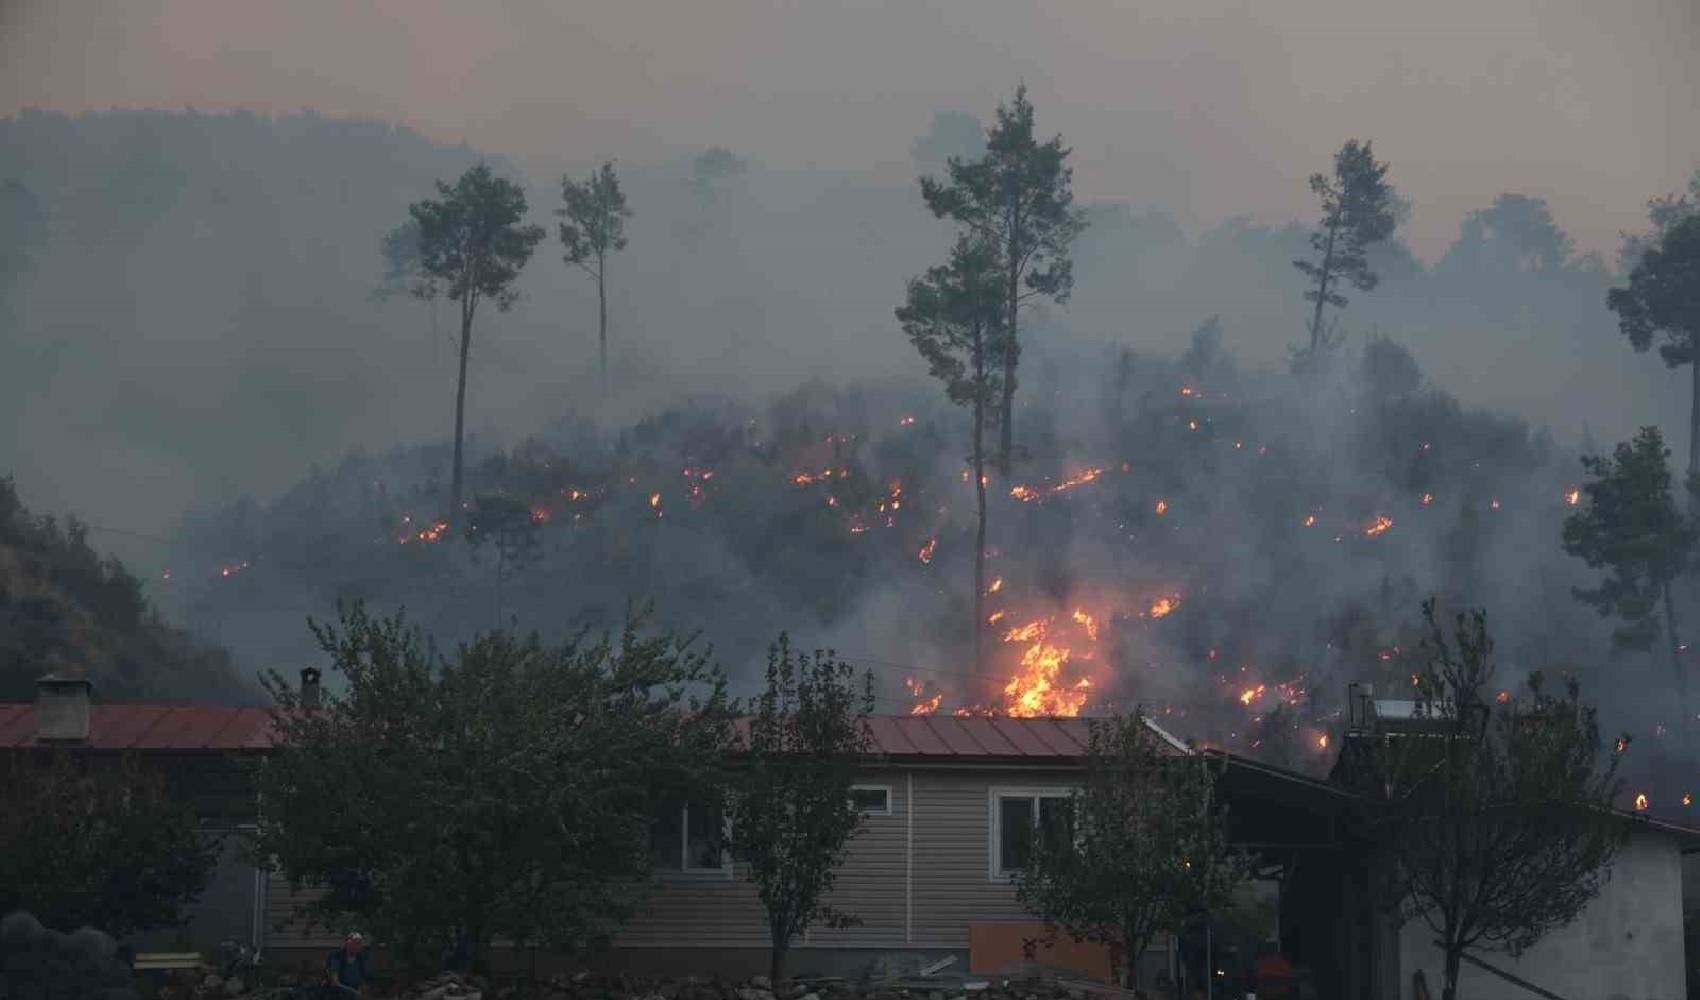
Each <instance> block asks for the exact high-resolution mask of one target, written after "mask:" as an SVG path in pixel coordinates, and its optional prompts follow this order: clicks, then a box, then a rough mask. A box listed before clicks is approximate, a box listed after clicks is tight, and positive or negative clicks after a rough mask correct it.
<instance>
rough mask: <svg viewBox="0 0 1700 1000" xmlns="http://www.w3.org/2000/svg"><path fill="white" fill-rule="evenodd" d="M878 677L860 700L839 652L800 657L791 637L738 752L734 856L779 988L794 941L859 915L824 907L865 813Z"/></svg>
mask: <svg viewBox="0 0 1700 1000" xmlns="http://www.w3.org/2000/svg"><path fill="white" fill-rule="evenodd" d="M873 705H874V692H873V681H872V678H871V677H870V676H864V678H863V693H862V694H861V696H860V697H858V696H857V693H856V685H855V675H854V672H853V671H852V670H851V668H850V666H849V664H846V663H844V662H842V661H840V660H839V659H838V658H837V657H836V656H834V655H833V654H832V653H831V652H825V653H822V652H820V651H818V650H817V651H816V652H815V654H814V656H813V657H812V658H810V657H803V656H795V655H793V653H792V651H791V641H790V638H789V637H788V636H785V635H783V634H782V635H780V637H779V641H778V642H777V643H775V644H774V646H773V647H772V648H771V649H769V650H768V656H767V689H766V690H765V691H764V692H763V693H762V695H761V697H760V698H759V699H758V700H757V702H756V710H755V712H754V714H753V715H752V716H751V718H750V720H749V729H748V733H747V735H746V736H745V737H744V738H743V739H742V740H740V741H739V742H738V744H736V745H735V750H736V752H737V753H738V755H739V758H740V761H739V763H740V765H741V767H740V771H739V774H738V777H737V780H736V783H735V784H734V786H733V794H732V808H731V825H732V833H731V848H732V855H733V857H735V858H737V859H738V860H740V861H742V862H744V863H745V864H747V865H749V878H750V880H751V881H752V882H754V883H755V885H756V892H757V894H758V895H759V896H760V897H761V901H762V905H763V906H764V907H766V908H767V923H768V933H769V935H770V939H771V942H772V957H771V964H770V968H769V974H770V977H771V978H772V979H773V980H774V981H775V982H777V981H778V980H779V978H780V973H781V972H782V971H783V970H784V967H785V953H786V951H787V950H788V949H789V948H790V946H791V942H792V941H793V940H795V939H796V938H797V936H798V935H800V934H802V933H803V932H804V931H805V930H807V929H808V928H809V925H810V924H812V923H815V922H816V921H824V922H826V923H827V924H828V925H830V926H834V927H845V926H850V925H852V924H853V923H854V922H855V917H854V916H852V915H850V914H846V913H841V912H838V911H837V910H834V909H833V908H832V907H831V906H829V905H827V904H826V903H824V902H823V897H825V896H826V895H827V894H828V893H829V892H831V890H832V885H833V881H834V879H835V876H836V872H837V868H838V865H839V864H840V863H841V862H842V861H843V860H844V855H845V851H846V849H847V848H848V845H849V842H850V837H851V835H852V834H854V833H855V832H856V828H857V826H858V825H859V823H860V821H861V815H860V813H859V812H858V811H857V808H856V805H855V804H854V803H853V802H852V801H851V796H850V786H851V781H852V779H853V778H854V776H855V768H856V766H857V764H858V763H859V761H860V758H861V757H862V756H863V755H864V754H866V753H867V752H868V750H869V748H870V747H871V745H872V736H871V734H870V733H869V731H868V726H867V716H868V714H869V713H870V712H872V711H873Z"/></svg>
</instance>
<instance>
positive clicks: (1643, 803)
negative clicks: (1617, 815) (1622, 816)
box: [1635, 792, 1651, 812]
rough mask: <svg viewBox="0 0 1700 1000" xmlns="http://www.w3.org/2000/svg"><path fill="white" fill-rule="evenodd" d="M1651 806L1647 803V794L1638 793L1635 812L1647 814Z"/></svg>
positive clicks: (1636, 794)
mask: <svg viewBox="0 0 1700 1000" xmlns="http://www.w3.org/2000/svg"><path fill="white" fill-rule="evenodd" d="M1649 805H1651V803H1650V802H1648V801H1647V793H1646V792H1636V793H1635V811H1636V812H1646V811H1647V807H1648V806H1649Z"/></svg>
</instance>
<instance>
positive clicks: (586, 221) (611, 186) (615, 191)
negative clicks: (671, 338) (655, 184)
mask: <svg viewBox="0 0 1700 1000" xmlns="http://www.w3.org/2000/svg"><path fill="white" fill-rule="evenodd" d="M561 200H562V201H563V202H564V203H565V204H564V206H563V207H561V208H557V209H556V210H555V214H556V215H558V216H560V217H561V218H562V219H563V220H564V221H563V222H562V223H561V228H560V233H561V245H562V246H563V247H565V248H566V253H565V255H564V256H563V258H562V259H563V260H565V261H566V262H567V263H568V264H572V265H573V266H575V267H577V268H579V269H580V270H582V271H584V273H586V274H588V275H590V276H591V277H592V278H593V279H595V281H596V304H597V324H596V331H597V344H598V345H599V348H600V352H601V353H600V355H599V359H600V366H601V372H602V383H603V388H604V389H606V388H607V384H608V286H607V280H608V255H609V254H612V253H618V252H620V251H621V250H624V249H625V248H626V220H627V219H629V218H631V216H632V210H631V209H629V208H627V207H626V195H625V192H623V191H621V190H620V181H619V178H617V177H616V176H614V164H613V163H612V162H609V163H604V164H602V169H601V170H600V171H598V172H596V173H594V174H592V175H591V176H590V177H588V178H586V179H585V180H583V181H574V180H573V179H572V178H570V177H562V178H561Z"/></svg>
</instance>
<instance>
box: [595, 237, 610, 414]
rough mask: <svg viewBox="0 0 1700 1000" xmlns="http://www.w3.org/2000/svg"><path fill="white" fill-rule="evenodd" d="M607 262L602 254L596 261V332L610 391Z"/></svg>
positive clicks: (605, 388) (605, 383)
mask: <svg viewBox="0 0 1700 1000" xmlns="http://www.w3.org/2000/svg"><path fill="white" fill-rule="evenodd" d="M606 267H607V264H606V262H605V261H604V260H603V259H602V257H601V256H600V255H598V257H597V262H596V308H597V316H596V334H597V343H598V344H599V345H600V347H601V352H602V353H601V359H602V391H603V392H604V393H606V392H607V391H608V290H607V286H606V285H605V284H604V283H603V280H602V274H603V271H604V270H605V269H606Z"/></svg>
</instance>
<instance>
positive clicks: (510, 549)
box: [466, 495, 543, 629]
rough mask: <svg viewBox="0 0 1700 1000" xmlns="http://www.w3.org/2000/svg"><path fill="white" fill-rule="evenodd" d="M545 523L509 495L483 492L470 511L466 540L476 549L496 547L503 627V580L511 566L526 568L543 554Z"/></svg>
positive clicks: (498, 620)
mask: <svg viewBox="0 0 1700 1000" xmlns="http://www.w3.org/2000/svg"><path fill="white" fill-rule="evenodd" d="M540 535H541V523H540V522H539V520H538V518H537V515H536V514H534V513H533V512H532V510H531V508H530V507H528V506H527V505H526V504H524V503H523V502H521V501H519V500H516V499H514V498H513V497H509V496H501V495H490V496H481V497H478V498H477V499H476V500H474V501H473V504H472V509H471V510H470V511H469V512H468V517H467V525H466V540H467V543H468V545H469V546H470V547H472V548H474V549H476V548H479V547H481V546H483V545H489V546H490V547H491V548H493V549H495V550H496V627H497V628H498V629H499V628H501V627H502V584H503V582H504V580H505V578H506V575H507V572H508V570H509V568H510V567H511V568H514V569H525V568H526V567H528V566H531V565H534V564H535V563H536V562H537V561H538V560H539V559H542V558H543V540H542V538H541V537H540Z"/></svg>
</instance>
